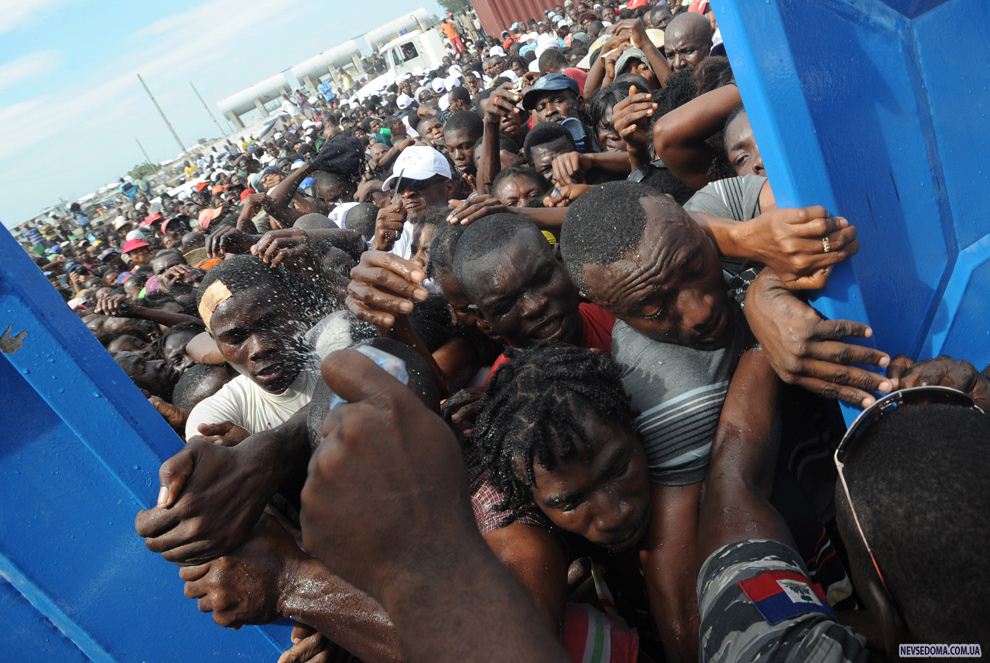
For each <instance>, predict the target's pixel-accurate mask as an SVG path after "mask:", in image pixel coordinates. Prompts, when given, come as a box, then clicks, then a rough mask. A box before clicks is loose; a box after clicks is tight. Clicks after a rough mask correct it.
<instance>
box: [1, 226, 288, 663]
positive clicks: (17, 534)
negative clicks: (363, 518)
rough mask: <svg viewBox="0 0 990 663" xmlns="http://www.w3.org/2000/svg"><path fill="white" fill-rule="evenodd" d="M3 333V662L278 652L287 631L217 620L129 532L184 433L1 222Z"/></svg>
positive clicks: (219, 657)
mask: <svg viewBox="0 0 990 663" xmlns="http://www.w3.org/2000/svg"><path fill="white" fill-rule="evenodd" d="M8 326H10V330H9V331H7V329H8ZM5 331H6V333H5V334H4V332H5ZM0 334H4V336H3V337H2V338H0V348H3V349H4V354H3V358H2V359H0V385H2V389H0V440H2V445H0V476H3V477H4V481H3V482H0V503H2V504H3V505H4V508H3V509H0V605H2V606H3V614H4V616H5V618H6V619H5V620H4V621H5V628H4V629H3V631H2V632H0V651H2V652H3V656H4V658H5V659H6V660H42V659H43V660H59V661H61V660H78V659H80V658H87V657H88V658H90V659H93V660H100V661H106V660H116V661H192V660H197V661H199V660H215V661H228V660H247V661H271V660H274V658H275V657H277V656H278V652H280V651H281V650H282V649H283V648H284V647H285V646H288V642H289V639H288V632H287V630H286V628H285V627H284V626H270V627H265V629H260V628H248V629H243V630H241V631H238V632H235V631H231V630H227V629H221V628H219V627H217V626H216V625H215V624H214V623H213V621H212V620H211V619H210V617H209V616H207V615H203V614H201V613H200V612H199V611H198V610H197V608H196V604H195V602H194V601H190V600H188V599H186V598H184V597H183V595H182V583H181V581H180V580H179V577H178V570H177V567H175V566H174V565H172V564H169V563H168V562H165V561H164V560H162V559H161V558H160V557H159V556H158V555H155V554H152V553H150V552H149V551H148V550H147V549H146V548H145V547H144V542H143V541H142V540H141V539H140V538H139V537H138V536H137V534H135V533H134V527H133V522H134V516H135V514H136V512H137V511H138V509H140V508H143V507H146V506H148V505H150V504H152V503H153V502H154V500H155V498H156V497H157V493H158V466H159V465H160V464H161V462H162V461H163V460H164V459H165V458H167V457H168V456H170V455H171V454H173V453H174V452H175V451H176V450H177V449H179V448H180V446H181V441H180V440H179V438H178V437H177V436H176V435H175V433H173V432H172V430H171V429H170V428H169V427H168V426H167V425H166V424H165V422H164V421H163V420H162V419H161V417H159V416H158V415H157V413H156V412H155V410H154V409H153V408H152V407H151V406H150V405H149V404H148V402H147V401H146V400H145V399H144V397H143V396H142V395H141V393H140V391H138V390H137V389H136V388H135V387H134V386H133V384H132V383H131V381H130V380H129V379H128V378H127V376H126V375H125V374H124V373H123V372H122V371H121V370H120V368H118V366H117V365H116V363H115V362H114V361H113V359H112V358H111V357H110V356H109V355H108V354H107V353H106V351H105V350H104V349H103V347H102V346H101V345H100V344H99V343H98V342H97V341H96V339H95V338H93V336H92V334H90V332H89V330H87V329H86V327H85V326H84V325H83V324H82V322H81V321H80V320H79V319H78V318H77V317H76V316H75V315H73V314H72V313H71V312H70V311H69V309H68V308H67V307H66V306H65V303H64V302H63V301H62V300H61V298H60V297H59V296H58V294H57V293H56V292H55V291H54V289H53V288H52V287H51V286H50V285H49V283H48V282H47V281H46V280H45V278H44V276H43V275H42V274H41V272H40V271H39V270H38V269H37V267H36V266H35V265H34V263H32V262H31V261H30V259H29V258H28V256H27V255H26V254H25V253H24V252H23V250H22V249H21V248H20V247H19V246H18V245H17V243H16V242H15V241H14V240H13V238H12V237H11V236H10V234H9V233H8V232H7V231H6V230H5V229H0ZM13 339H20V340H19V342H15V341H14V340H13ZM18 345H19V346H20V347H18ZM276 643H280V644H276ZM16 652H24V653H27V654H31V655H26V656H23V657H22V656H14V658H9V659H8V658H7V656H8V655H10V654H11V653H16ZM49 654H50V655H49Z"/></svg>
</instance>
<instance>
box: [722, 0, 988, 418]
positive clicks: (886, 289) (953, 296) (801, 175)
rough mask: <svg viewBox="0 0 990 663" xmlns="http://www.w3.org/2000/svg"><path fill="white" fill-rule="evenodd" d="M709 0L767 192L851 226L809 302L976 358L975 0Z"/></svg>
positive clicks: (983, 311)
mask: <svg viewBox="0 0 990 663" xmlns="http://www.w3.org/2000/svg"><path fill="white" fill-rule="evenodd" d="M712 4H713V6H714V8H715V13H716V17H717V19H718V22H719V27H720V28H721V31H722V35H723V38H724V40H725V47H726V50H727V52H728V55H729V58H730V60H731V61H732V69H733V72H734V73H735V77H736V81H737V82H738V84H739V89H740V92H741V94H742V97H743V101H744V103H745V105H746V110H747V114H748V115H749V119H750V123H751V124H752V126H753V132H754V135H755V136H756V138H757V142H758V143H759V146H760V151H761V153H762V155H763V161H764V163H765V165H766V167H767V171H768V174H769V176H770V181H771V183H772V186H773V191H774V194H775V196H776V198H777V203H778V204H779V205H780V206H782V207H792V206H801V205H824V206H825V207H826V208H827V209H828V210H829V211H830V212H831V213H833V214H837V215H842V216H845V217H846V218H848V219H849V220H850V222H852V223H853V224H854V225H855V226H856V227H857V229H858V230H859V240H860V245H861V249H860V252H859V254H858V255H857V256H856V257H854V258H853V259H852V260H851V261H849V263H848V264H846V265H843V266H841V267H839V268H837V269H836V270H835V272H834V274H833V276H832V279H831V282H830V284H829V287H828V288H827V289H826V290H825V291H824V293H823V294H822V296H820V297H818V298H817V299H816V300H815V301H814V304H815V307H816V308H817V309H819V310H820V311H821V312H822V313H823V314H824V315H826V316H828V317H830V318H845V319H852V320H860V321H863V322H868V323H869V324H870V325H871V326H872V327H873V330H874V337H873V339H871V341H870V342H871V343H873V344H875V345H876V346H877V347H879V348H881V349H883V350H885V351H887V352H890V353H894V354H906V355H908V356H911V357H914V358H927V357H932V356H936V355H938V354H950V355H953V356H955V357H957V358H960V359H966V360H969V361H971V362H972V363H973V364H975V365H976V366H977V367H978V368H983V367H984V366H986V365H987V363H988V362H990V324H988V323H987V317H988V315H990V287H988V284H990V235H988V233H990V196H988V195H987V193H988V191H990V167H988V166H986V165H984V162H985V160H986V158H987V157H986V155H987V154H990V130H988V128H990V64H988V63H990V42H988V40H987V38H986V31H987V28H988V27H990V3H987V2H985V1H984V0H814V1H813V2H812V1H809V0H719V2H713V3H712ZM850 414H852V413H851V412H849V411H847V416H849V415H850Z"/></svg>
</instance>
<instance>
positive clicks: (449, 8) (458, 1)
mask: <svg viewBox="0 0 990 663" xmlns="http://www.w3.org/2000/svg"><path fill="white" fill-rule="evenodd" d="M437 1H438V2H439V3H440V6H441V7H443V9H444V11H445V12H450V13H452V14H462V13H464V12H466V11H467V10H469V9H471V3H470V2H469V0H437Z"/></svg>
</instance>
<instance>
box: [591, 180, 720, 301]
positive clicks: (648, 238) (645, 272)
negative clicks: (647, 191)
mask: <svg viewBox="0 0 990 663" xmlns="http://www.w3.org/2000/svg"><path fill="white" fill-rule="evenodd" d="M640 203H641V204H642V205H643V209H644V211H645V212H646V224H645V227H644V229H643V236H642V237H641V238H640V240H639V242H637V243H636V244H635V245H634V246H632V247H631V248H630V249H629V250H628V251H627V252H626V253H625V254H624V255H623V256H622V257H621V258H619V259H618V260H616V261H614V262H612V263H611V264H610V265H596V264H586V265H584V266H583V267H582V269H583V272H584V274H583V276H584V281H585V284H586V290H587V291H588V294H589V295H591V296H592V298H593V299H594V300H595V302H596V303H600V304H602V305H604V306H608V307H614V308H617V309H621V308H624V307H625V306H626V305H628V304H629V300H630V298H639V297H640V296H641V295H642V294H644V293H645V292H647V291H649V290H653V289H656V288H657V287H662V286H663V285H664V284H665V283H669V282H673V281H675V280H676V278H675V277H676V274H675V272H674V271H673V270H674V269H676V266H677V264H678V263H679V261H680V260H681V259H683V258H684V257H686V256H688V255H689V254H691V253H693V252H694V251H695V249H696V248H697V247H698V246H700V243H701V239H702V236H701V231H700V229H698V227H697V226H696V225H695V223H694V221H692V220H691V218H690V217H688V215H687V213H685V212H684V211H683V210H681V209H680V208H679V207H676V206H672V205H668V204H665V203H664V202H663V201H662V200H659V199H657V198H642V199H640Z"/></svg>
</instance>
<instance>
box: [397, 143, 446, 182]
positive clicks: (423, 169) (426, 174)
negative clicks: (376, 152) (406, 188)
mask: <svg viewBox="0 0 990 663" xmlns="http://www.w3.org/2000/svg"><path fill="white" fill-rule="evenodd" d="M435 175H442V176H443V177H446V178H447V179H448V180H449V179H450V177H451V176H450V164H449V163H448V162H447V157H445V156H444V155H442V154H440V153H439V152H438V151H436V150H435V149H433V148H432V147H429V146H427V145H412V146H410V147H407V148H406V149H404V150H402V152H401V153H400V154H399V156H398V157H397V158H396V159H395V164H393V165H392V175H389V177H388V179H386V180H385V181H384V182H382V191H388V190H389V189H391V188H392V183H393V182H395V181H396V180H398V179H399V177H400V176H401V177H402V179H404V180H419V181H423V180H428V179H430V178H431V177H433V176H435Z"/></svg>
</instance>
